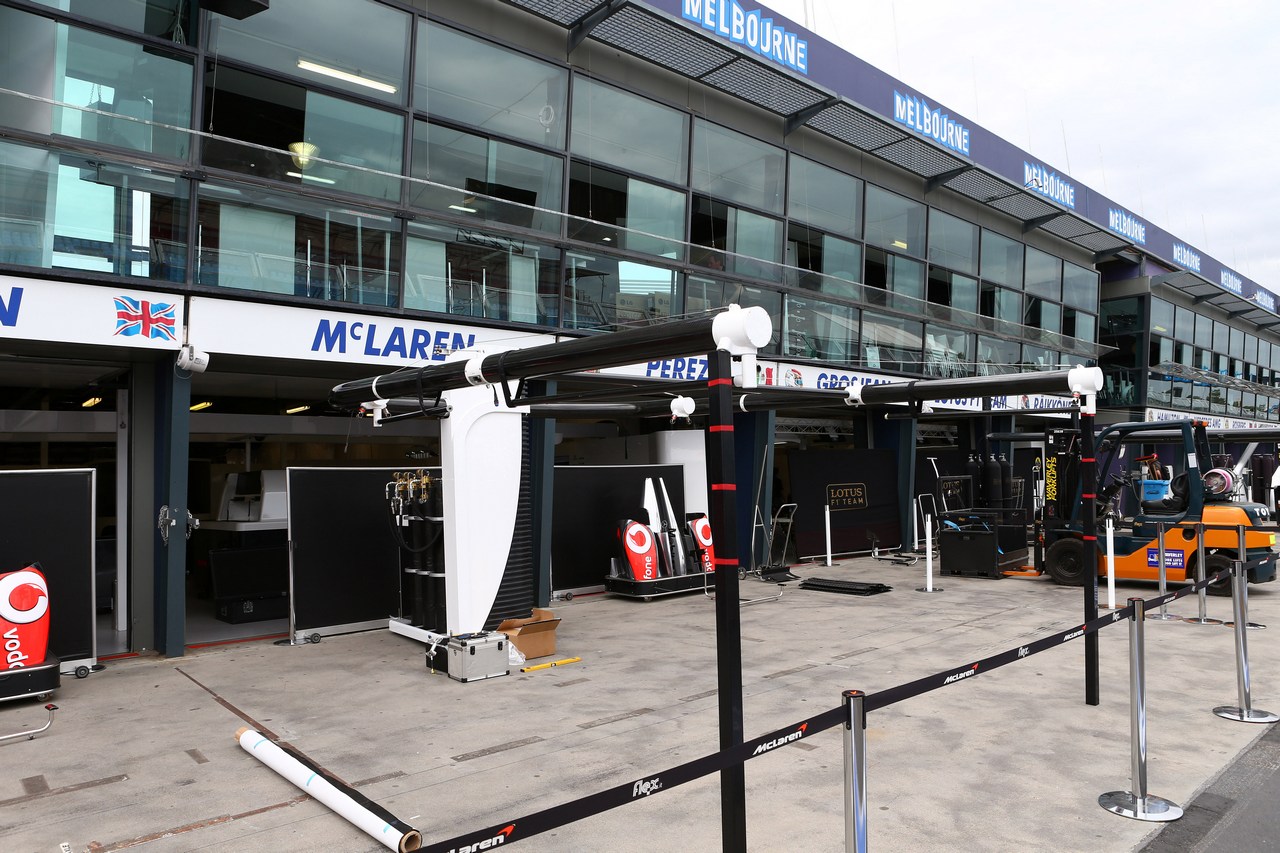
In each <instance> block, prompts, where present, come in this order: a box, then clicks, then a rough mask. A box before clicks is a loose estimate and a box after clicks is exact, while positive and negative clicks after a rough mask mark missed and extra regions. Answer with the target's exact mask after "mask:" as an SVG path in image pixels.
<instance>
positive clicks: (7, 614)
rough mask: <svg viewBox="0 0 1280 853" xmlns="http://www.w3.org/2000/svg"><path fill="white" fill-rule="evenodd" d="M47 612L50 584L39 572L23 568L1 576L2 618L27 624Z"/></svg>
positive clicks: (0, 615) (17, 623)
mask: <svg viewBox="0 0 1280 853" xmlns="http://www.w3.org/2000/svg"><path fill="white" fill-rule="evenodd" d="M47 612H49V586H48V584H47V583H46V582H45V579H44V578H43V577H41V576H40V575H39V574H38V573H36V572H33V571H30V570H28V569H23V570H22V571H20V572H12V573H10V574H7V575H5V576H4V577H3V578H0V619H6V620H8V621H9V622H12V623H14V624H15V625H26V624H29V623H31V622H35V621H36V620H37V619H39V618H40V617H41V616H44V614H45V613H47Z"/></svg>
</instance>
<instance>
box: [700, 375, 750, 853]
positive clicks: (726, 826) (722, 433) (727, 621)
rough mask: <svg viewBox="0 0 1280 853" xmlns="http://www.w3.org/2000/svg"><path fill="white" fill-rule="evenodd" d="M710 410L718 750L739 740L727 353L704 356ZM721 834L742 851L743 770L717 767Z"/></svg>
mask: <svg viewBox="0 0 1280 853" xmlns="http://www.w3.org/2000/svg"><path fill="white" fill-rule="evenodd" d="M707 364H708V366H709V367H710V370H709V372H708V376H709V377H710V379H708V382H707V384H708V389H707V390H708V392H709V402H710V412H709V418H708V422H707V483H708V486H709V493H710V494H709V499H710V505H709V506H710V510H711V513H710V515H711V540H712V541H713V542H715V548H716V578H715V588H716V686H717V688H718V692H719V699H720V749H721V750H728V749H732V748H733V747H735V746H738V745H739V744H741V743H742V618H741V617H742V614H741V611H740V610H739V609H738V608H739V605H738V545H737V543H738V533H737V526H738V525H737V512H738V504H737V501H738V495H737V485H736V483H735V482H734V459H733V449H734V448H733V444H734V439H733V363H732V360H731V358H730V356H729V353H727V352H723V351H716V352H713V353H711V354H709V355H708V356H707ZM720 833H721V844H722V846H723V849H724V851H725V853H746V850H747V794H746V771H745V768H744V767H743V765H742V764H734V765H732V766H730V767H727V768H725V769H724V770H721V771H720Z"/></svg>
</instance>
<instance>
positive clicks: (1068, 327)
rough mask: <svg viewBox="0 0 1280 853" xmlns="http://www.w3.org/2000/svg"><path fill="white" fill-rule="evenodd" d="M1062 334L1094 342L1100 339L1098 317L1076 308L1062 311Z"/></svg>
mask: <svg viewBox="0 0 1280 853" xmlns="http://www.w3.org/2000/svg"><path fill="white" fill-rule="evenodd" d="M1062 334H1064V335H1066V336H1067V337H1069V338H1077V339H1078V340H1082V341H1089V342H1090V343H1094V342H1096V341H1097V340H1098V338H1097V334H1098V318H1097V317H1095V316H1093V315H1092V314H1086V313H1084V312H1083V311H1077V310H1075V309H1074V308H1067V309H1065V310H1064V311H1063V312H1062Z"/></svg>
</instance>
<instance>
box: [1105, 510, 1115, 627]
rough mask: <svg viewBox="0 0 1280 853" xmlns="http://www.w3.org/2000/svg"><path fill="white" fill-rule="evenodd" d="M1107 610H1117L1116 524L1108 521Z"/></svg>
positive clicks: (1110, 520)
mask: <svg viewBox="0 0 1280 853" xmlns="http://www.w3.org/2000/svg"><path fill="white" fill-rule="evenodd" d="M1107 608H1108V609H1109V610H1115V609H1116V524H1115V521H1113V520H1112V519H1110V518H1108V519H1107Z"/></svg>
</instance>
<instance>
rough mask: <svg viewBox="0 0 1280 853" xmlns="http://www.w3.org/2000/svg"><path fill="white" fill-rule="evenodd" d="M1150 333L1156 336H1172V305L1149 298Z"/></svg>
mask: <svg viewBox="0 0 1280 853" xmlns="http://www.w3.org/2000/svg"><path fill="white" fill-rule="evenodd" d="M1150 307H1151V331H1152V333H1153V334H1157V335H1172V334H1173V305H1172V304H1171V303H1169V302H1165V301H1164V300H1163V299H1156V298H1155V297H1154V296H1153V297H1151V303H1150Z"/></svg>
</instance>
